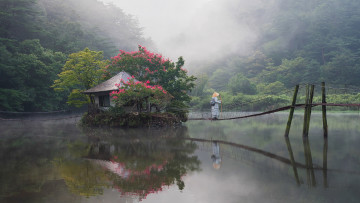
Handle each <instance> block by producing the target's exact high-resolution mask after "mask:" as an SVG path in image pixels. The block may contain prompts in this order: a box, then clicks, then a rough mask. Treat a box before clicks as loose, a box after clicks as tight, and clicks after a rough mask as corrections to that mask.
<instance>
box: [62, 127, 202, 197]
mask: <svg viewBox="0 0 360 203" xmlns="http://www.w3.org/2000/svg"><path fill="white" fill-rule="evenodd" d="M180 130H181V131H182V133H181V135H185V136H186V132H187V131H186V129H185V130H184V129H180ZM171 131H173V129H172V130H171ZM130 132H131V131H130ZM134 132H136V131H134ZM143 132H144V134H147V133H149V132H146V131H143ZM159 132H160V131H157V134H158V135H157V136H138V135H134V136H132V134H131V133H130V134H127V135H126V136H121V137H118V138H114V137H112V136H111V137H106V138H100V137H96V138H95V139H94V137H93V136H90V137H91V138H90V140H91V144H88V145H87V146H83V145H82V144H79V143H76V142H75V143H71V144H69V145H68V148H69V151H70V153H73V154H74V156H79V155H80V156H82V157H83V158H82V160H81V161H79V160H69V159H63V160H61V161H57V162H56V163H57V164H58V167H59V170H60V172H61V175H62V176H63V178H64V180H65V181H66V184H67V185H68V187H69V189H70V190H71V191H72V192H73V193H75V194H79V195H83V196H91V195H97V194H101V193H102V192H103V188H104V187H113V188H116V189H118V191H119V192H121V194H122V195H136V196H138V197H139V199H140V200H141V199H143V198H146V196H147V195H148V194H150V193H155V192H159V191H162V190H163V188H164V187H166V186H171V185H174V184H176V185H177V186H178V188H179V190H182V189H184V187H185V183H184V182H183V180H182V177H183V176H184V175H185V174H187V173H189V172H191V171H195V170H199V165H200V161H199V160H198V159H197V157H196V156H192V155H191V154H192V153H194V151H195V149H196V144H195V143H192V142H188V141H186V140H183V139H179V137H177V136H175V137H171V136H169V135H170V134H167V133H166V132H164V133H162V134H159ZM92 133H93V132H92ZM108 133H109V132H108ZM117 133H118V131H117ZM177 133H178V132H177ZM184 133H185V134H184ZM137 134H139V131H137ZM91 135H94V134H91ZM81 149H82V151H81ZM85 154H86V155H85ZM84 155H85V156H84ZM74 156H72V157H74ZM84 158H86V159H84Z"/></svg>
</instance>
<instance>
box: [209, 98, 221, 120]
mask: <svg viewBox="0 0 360 203" xmlns="http://www.w3.org/2000/svg"><path fill="white" fill-rule="evenodd" d="M219 95H220V94H219V93H217V92H214V94H213V95H212V98H211V101H210V104H211V118H212V119H218V118H219V114H220V112H219V104H221V100H219V99H218V98H217V97H218V96H219Z"/></svg>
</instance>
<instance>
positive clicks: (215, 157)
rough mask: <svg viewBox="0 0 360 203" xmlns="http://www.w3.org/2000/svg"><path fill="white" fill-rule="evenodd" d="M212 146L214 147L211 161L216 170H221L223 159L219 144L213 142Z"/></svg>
mask: <svg viewBox="0 0 360 203" xmlns="http://www.w3.org/2000/svg"><path fill="white" fill-rule="evenodd" d="M212 145H213V154H212V155H211V159H212V161H213V167H214V168H215V169H220V166H221V157H220V147H219V143H217V142H213V143H212Z"/></svg>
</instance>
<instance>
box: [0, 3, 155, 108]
mask: <svg viewBox="0 0 360 203" xmlns="http://www.w3.org/2000/svg"><path fill="white" fill-rule="evenodd" d="M150 43H151V42H150V40H145V39H144V38H143V37H142V32H141V29H140V28H139V26H138V24H137V22H136V20H134V18H133V17H132V16H129V15H126V14H125V13H124V12H123V11H122V10H121V9H119V8H117V7H115V6H112V5H104V4H103V3H100V2H98V1H97V0H76V1H73V0H26V1H25V0H0V110H1V111H52V110H59V109H64V108H67V106H66V103H65V102H66V99H67V97H66V95H67V93H66V92H63V93H58V92H54V90H53V89H52V88H50V86H51V85H52V84H53V81H54V80H55V79H57V74H58V73H60V72H61V68H62V67H63V66H64V64H65V61H66V59H67V57H68V55H69V54H70V53H74V52H78V51H80V50H83V49H84V48H86V47H88V48H90V49H92V50H96V51H103V53H104V56H105V57H106V58H109V57H111V56H114V55H115V53H117V52H118V50H119V49H122V50H134V49H136V48H137V45H138V44H143V45H149V44H150Z"/></svg>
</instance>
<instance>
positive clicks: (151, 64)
mask: <svg viewBox="0 0 360 203" xmlns="http://www.w3.org/2000/svg"><path fill="white" fill-rule="evenodd" d="M102 58H103V57H102V53H101V52H96V51H91V50H89V49H88V48H86V49H84V50H83V51H81V52H78V53H74V54H71V55H70V57H69V60H68V61H67V62H66V64H65V66H64V68H63V71H62V72H61V73H60V74H59V79H58V80H55V82H54V85H53V87H54V88H55V90H59V91H64V90H69V89H71V91H69V92H70V93H69V96H68V104H72V105H75V106H82V105H86V104H87V105H88V111H87V112H86V113H85V114H84V116H83V118H82V120H81V123H82V124H84V125H87V126H111V127H164V126H175V125H178V124H181V123H182V122H185V121H187V113H188V108H189V106H188V102H189V101H190V100H191V97H190V96H189V95H188V92H189V91H191V89H192V88H193V87H194V86H195V84H194V81H195V80H196V78H195V77H194V76H188V75H187V70H186V69H184V68H183V66H184V60H183V58H182V57H179V58H178V61H177V62H176V63H174V62H172V61H171V60H169V59H165V58H164V57H163V56H162V55H160V54H156V53H152V52H150V51H148V50H147V49H146V48H145V47H143V46H140V45H139V50H138V51H133V52H126V51H122V50H121V51H120V53H119V54H118V55H117V56H115V57H112V58H111V60H110V61H108V60H101V59H102ZM75 87H82V88H75Z"/></svg>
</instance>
